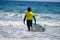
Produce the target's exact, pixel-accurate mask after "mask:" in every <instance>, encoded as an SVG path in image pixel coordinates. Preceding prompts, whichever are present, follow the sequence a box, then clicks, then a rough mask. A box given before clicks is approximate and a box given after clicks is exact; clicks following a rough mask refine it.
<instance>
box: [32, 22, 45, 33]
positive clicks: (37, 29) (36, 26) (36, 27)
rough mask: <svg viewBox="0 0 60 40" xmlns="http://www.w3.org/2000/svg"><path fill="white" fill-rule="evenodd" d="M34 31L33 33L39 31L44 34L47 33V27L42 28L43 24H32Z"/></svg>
mask: <svg viewBox="0 0 60 40" xmlns="http://www.w3.org/2000/svg"><path fill="white" fill-rule="evenodd" d="M32 26H33V29H32V31H37V32H38V31H39V32H44V31H45V26H42V25H41V24H34V23H33V24H32Z"/></svg>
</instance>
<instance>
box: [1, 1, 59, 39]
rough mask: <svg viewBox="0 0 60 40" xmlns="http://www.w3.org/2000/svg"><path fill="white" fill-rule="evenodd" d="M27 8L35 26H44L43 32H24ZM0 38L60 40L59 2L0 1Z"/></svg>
mask: <svg viewBox="0 0 60 40" xmlns="http://www.w3.org/2000/svg"><path fill="white" fill-rule="evenodd" d="M28 7H31V8H32V11H33V13H34V14H35V16H36V20H37V24H41V25H45V28H46V31H45V32H27V31H26V30H27V27H26V24H25V25H24V24H23V18H24V14H25V12H26V11H27V8H28ZM33 23H34V21H33ZM5 37H7V38H5ZM0 38H1V40H5V39H7V40H10V39H9V38H12V39H15V40H17V39H16V38H18V39H19V38H20V39H21V40H22V38H23V40H28V39H29V40H32V39H33V40H60V2H34V1H30V2H28V1H0ZM12 39H11V40H12Z"/></svg>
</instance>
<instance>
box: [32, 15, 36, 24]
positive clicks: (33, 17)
mask: <svg viewBox="0 0 60 40" xmlns="http://www.w3.org/2000/svg"><path fill="white" fill-rule="evenodd" d="M33 18H34V21H35V24H36V18H35V16H33Z"/></svg>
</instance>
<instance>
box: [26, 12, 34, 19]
mask: <svg viewBox="0 0 60 40" xmlns="http://www.w3.org/2000/svg"><path fill="white" fill-rule="evenodd" d="M25 16H26V19H27V20H32V19H33V16H34V14H33V13H32V12H26V14H25Z"/></svg>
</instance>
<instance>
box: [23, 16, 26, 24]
mask: <svg viewBox="0 0 60 40" xmlns="http://www.w3.org/2000/svg"><path fill="white" fill-rule="evenodd" d="M25 20H26V16H25V17H24V20H23V23H24V24H25Z"/></svg>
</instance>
